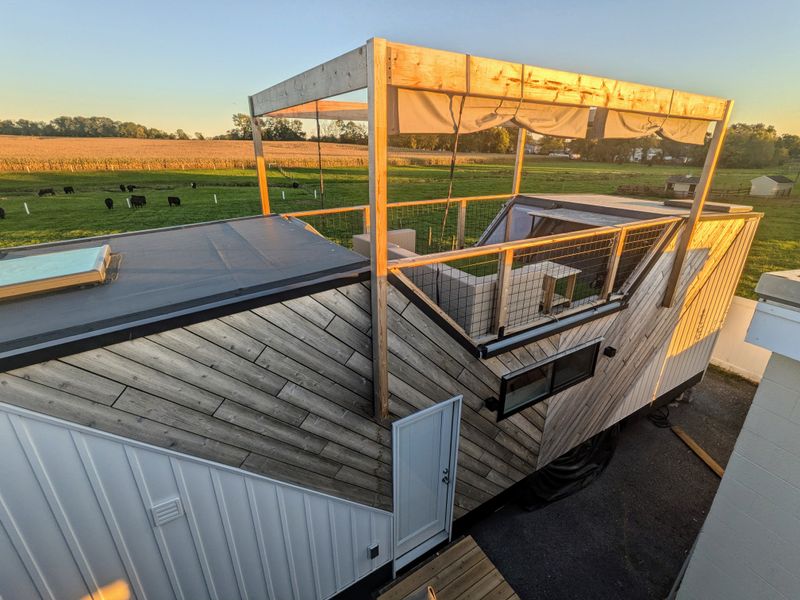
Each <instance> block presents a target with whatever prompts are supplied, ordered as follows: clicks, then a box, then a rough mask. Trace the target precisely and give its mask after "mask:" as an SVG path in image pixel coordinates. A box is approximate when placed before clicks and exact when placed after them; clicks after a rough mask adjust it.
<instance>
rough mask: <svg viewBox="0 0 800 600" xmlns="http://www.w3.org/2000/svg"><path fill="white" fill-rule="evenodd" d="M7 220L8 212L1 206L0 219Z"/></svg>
mask: <svg viewBox="0 0 800 600" xmlns="http://www.w3.org/2000/svg"><path fill="white" fill-rule="evenodd" d="M5 218H6V210H5V209H4V208H3V207H2V206H0V219H5Z"/></svg>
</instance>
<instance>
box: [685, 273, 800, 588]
mask: <svg viewBox="0 0 800 600" xmlns="http://www.w3.org/2000/svg"><path fill="white" fill-rule="evenodd" d="M756 290H757V291H758V292H759V294H760V295H761V296H762V297H764V296H765V295H766V296H767V297H769V298H771V300H766V301H765V300H762V301H761V302H758V303H757V305H756V310H755V314H754V317H753V319H752V322H751V325H750V328H749V330H748V332H747V336H746V339H747V341H749V342H752V343H754V344H758V345H760V346H762V347H764V348H765V349H769V350H771V351H772V354H771V356H770V358H769V362H768V363H767V368H766V370H765V371H764V376H763V378H762V379H761V383H760V384H759V386H758V390H757V392H756V395H755V398H754V399H753V404H752V406H751V407H750V411H749V412H748V414H747V419H746V420H745V423H744V426H743V427H742V431H741V433H740V434H739V438H738V439H737V441H736V446H735V447H734V450H733V454H732V455H731V458H730V460H729V462H728V466H727V467H726V469H725V475H724V477H723V478H722V482H721V483H720V487H719V490H718V491H717V495H716V496H715V497H714V503H713V504H712V506H711V510H710V511H709V514H708V517H707V518H706V522H705V523H704V524H703V528H702V530H701V531H700V535H699V536H698V538H697V542H696V545H695V548H694V551H693V552H692V555H691V557H690V559H689V562H688V565H687V568H686V572H685V575H684V577H683V579H682V581H681V582H680V587H679V589H678V592H677V597H678V598H679V599H687V600H688V599H697V600H717V599H718V600H740V599H741V600H749V599H751V598H780V599H786V600H793V599H796V598H800V302H798V300H800V270H798V271H786V272H784V273H771V274H768V275H764V276H762V277H761V280H760V281H759V284H758V286H757V287H756ZM784 301H785V303H784Z"/></svg>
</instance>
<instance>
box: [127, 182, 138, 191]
mask: <svg viewBox="0 0 800 600" xmlns="http://www.w3.org/2000/svg"><path fill="white" fill-rule="evenodd" d="M125 187H126V188H127V190H128V191H129V192H132V191H133V190H135V189H136V186H135V185H130V184H128V185H126V186H125Z"/></svg>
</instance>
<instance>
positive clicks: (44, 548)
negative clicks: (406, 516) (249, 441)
mask: <svg viewBox="0 0 800 600" xmlns="http://www.w3.org/2000/svg"><path fill="white" fill-rule="evenodd" d="M0 453H2V456H3V460H2V461H0V481H2V482H3V486H2V488H0V556H2V560H0V597H3V598H8V599H12V598H36V597H41V598H48V599H53V600H60V599H62V598H75V599H77V598H81V597H83V596H85V595H87V594H89V593H93V592H96V590H98V589H100V588H101V587H103V586H107V585H109V584H111V583H113V582H115V581H119V580H122V581H124V582H126V583H127V585H128V586H129V589H130V592H131V597H132V598H135V599H137V600H146V599H153V600H156V599H157V600H161V599H167V598H179V599H184V600H201V599H204V598H209V599H211V598H213V599H219V600H224V599H228V598H253V599H256V598H258V599H264V598H267V599H271V600H282V599H284V598H298V599H299V598H321V599H322V598H329V597H331V596H333V595H334V594H336V593H337V592H339V591H341V590H342V589H344V588H345V587H347V586H348V585H350V584H352V583H354V582H355V581H357V580H359V579H361V578H362V577H363V576H365V575H367V574H368V573H370V572H372V571H373V570H375V569H376V568H378V567H379V566H381V565H383V564H385V563H387V562H388V561H389V560H390V559H391V552H392V538H391V535H392V534H391V531H392V525H391V515H390V514H388V513H385V512H383V511H379V510H376V509H373V508H368V507H365V506H361V505H357V504H354V503H350V502H347V501H343V500H339V499H336V498H332V497H330V496H326V495H323V494H318V493H314V492H309V491H307V490H302V489H300V488H297V487H295V486H292V485H287V484H284V483H280V482H277V481H274V480H269V479H266V478H263V477H257V476H254V475H249V474H246V473H244V472H242V471H239V470H235V469H230V468H225V467H218V466H214V465H212V464H210V463H206V462H204V461H200V460H196V459H192V458H189V457H186V456H182V455H179V454H177V453H174V452H168V451H165V450H161V449H157V448H153V447H147V446H144V445H142V444H137V443H133V442H125V441H124V440H122V439H121V438H117V437H115V436H110V435H107V434H102V433H99V432H94V431H89V430H86V429H84V428H81V427H77V426H74V425H70V424H67V423H64V422H59V421H55V420H53V419H46V418H42V417H39V416H35V415H33V414H31V413H27V412H26V411H20V410H19V409H14V408H12V407H9V406H7V405H0ZM9 482H13V484H12V485H6V484H8V483H9ZM175 498H177V499H179V500H180V503H181V507H182V510H183V515H180V516H178V517H177V518H175V519H173V520H170V521H168V522H164V523H163V524H160V525H154V523H153V521H152V520H151V517H150V508H151V507H152V506H154V505H157V504H159V503H161V502H164V501H165V500H170V499H175ZM372 544H378V545H379V548H380V554H379V556H378V557H377V558H375V559H370V558H369V555H368V550H367V548H368V546H370V545H372Z"/></svg>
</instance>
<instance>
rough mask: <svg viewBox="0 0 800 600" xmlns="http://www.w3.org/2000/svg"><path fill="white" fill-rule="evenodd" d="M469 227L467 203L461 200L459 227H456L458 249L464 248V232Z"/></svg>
mask: <svg viewBox="0 0 800 600" xmlns="http://www.w3.org/2000/svg"><path fill="white" fill-rule="evenodd" d="M466 226H467V201H466V200H460V201H459V203H458V225H457V227H456V248H458V249H459V250H460V249H461V248H463V247H464V230H465V229H466Z"/></svg>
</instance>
